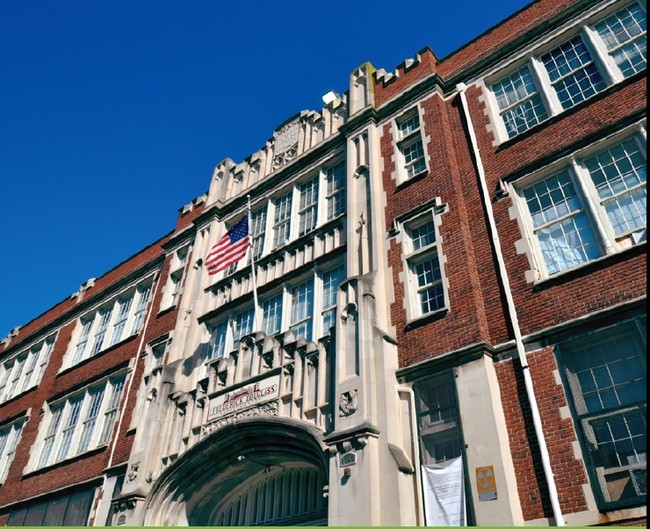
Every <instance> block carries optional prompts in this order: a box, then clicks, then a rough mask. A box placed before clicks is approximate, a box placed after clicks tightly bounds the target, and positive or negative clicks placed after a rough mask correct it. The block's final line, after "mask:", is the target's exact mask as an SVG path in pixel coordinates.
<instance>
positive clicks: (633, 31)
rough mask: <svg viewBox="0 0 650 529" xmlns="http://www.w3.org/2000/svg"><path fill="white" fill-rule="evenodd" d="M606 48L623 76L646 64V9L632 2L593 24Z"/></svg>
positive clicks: (639, 69) (636, 70)
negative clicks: (598, 22)
mask: <svg viewBox="0 0 650 529" xmlns="http://www.w3.org/2000/svg"><path fill="white" fill-rule="evenodd" d="M596 31H597V32H598V34H599V35H600V37H601V38H602V39H603V41H604V43H605V46H606V48H607V52H608V53H609V55H610V56H611V57H612V59H613V60H614V62H615V63H616V66H618V68H619V70H620V71H621V74H622V75H623V77H629V76H630V75H633V74H635V73H636V72H640V71H641V70H643V69H645V67H646V62H647V59H646V12H645V11H644V10H643V9H642V8H641V6H640V5H639V4H636V3H635V4H632V5H630V6H628V7H626V8H625V9H622V10H620V11H618V12H617V13H615V14H613V15H612V16H611V17H609V18H607V19H605V20H603V21H602V22H601V23H600V24H597V25H596Z"/></svg>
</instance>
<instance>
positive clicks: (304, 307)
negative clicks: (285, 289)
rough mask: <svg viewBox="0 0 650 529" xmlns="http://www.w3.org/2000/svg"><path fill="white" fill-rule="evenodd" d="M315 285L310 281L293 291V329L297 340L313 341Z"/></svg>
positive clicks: (294, 288)
mask: <svg viewBox="0 0 650 529" xmlns="http://www.w3.org/2000/svg"><path fill="white" fill-rule="evenodd" d="M313 307H314V283H313V281H312V280H311V279H310V280H309V281H305V282H304V283H302V284H300V285H298V286H296V287H293V289H292V290H291V325H290V327H291V329H292V330H293V331H294V332H295V333H296V337H297V338H305V339H306V340H307V341H310V340H311V339H312V317H313Z"/></svg>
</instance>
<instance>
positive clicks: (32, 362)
mask: <svg viewBox="0 0 650 529" xmlns="http://www.w3.org/2000/svg"><path fill="white" fill-rule="evenodd" d="M55 341H56V334H51V335H50V336H48V337H47V338H45V339H44V340H40V341H38V342H37V343H36V344H34V345H32V346H30V347H27V348H25V349H22V350H20V351H19V352H18V353H17V354H15V355H12V356H11V357H10V358H8V359H6V360H4V361H3V362H2V363H1V364H0V404H1V403H3V402H6V401H8V400H9V399H12V398H14V397H17V396H18V395H22V394H23V393H25V392H26V391H28V390H30V389H31V388H33V387H35V386H36V385H38V383H39V382H40V381H41V379H42V378H43V373H44V372H45V368H46V367H47V363H48V361H49V359H50V354H51V353H52V349H53V348H54V342H55Z"/></svg>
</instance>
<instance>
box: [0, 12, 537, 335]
mask: <svg viewBox="0 0 650 529" xmlns="http://www.w3.org/2000/svg"><path fill="white" fill-rule="evenodd" d="M527 3H528V2H527V1H524V0H500V1H496V2H486V1H476V0H468V1H464V2H462V1H461V2H448V1H445V2H442V1H435V0H406V1H404V2H392V1H388V0H375V1H370V0H367V1H358V0H351V1H349V2H336V3H334V2H329V3H328V2H322V1H319V2H316V1H302V2H298V1H294V2H289V1H286V0H277V1H275V2H267V1H264V2H262V1H256V2H251V1H246V0H240V1H239V2H236V1H226V0H221V1H218V0H210V1H208V0H192V1H180V0H163V1H160V0H158V1H153V0H74V1H73V0H57V1H55V0H39V1H32V0H2V1H1V2H0V186H1V187H0V237H1V246H0V248H1V250H0V252H1V256H0V272H1V273H2V274H1V276H2V281H1V282H0V339H2V338H4V337H5V336H6V335H7V333H8V332H9V330H10V329H12V328H13V327H15V326H18V325H24V324H26V323H28V322H29V321H30V320H32V319H34V318H35V317H37V316H39V315H40V314H41V313H43V312H44V311H46V310H47V309H48V308H50V307H51V306H53V305H55V304H56V303H58V302H60V301H61V300H63V299H64V298H66V297H68V296H69V295H70V294H72V293H73V292H75V291H76V290H77V289H78V287H79V285H80V284H81V283H83V282H84V281H86V280H87V279H88V278H90V277H99V276H101V275H102V274H104V273H105V272H107V271H108V270H110V269H111V268H113V267H114V266H115V265H117V264H118V263H120V262H121V261H123V260H124V259H126V258H128V257H129V256H131V255H133V254H134V253H136V252H137V251H138V250H139V249H141V248H143V247H144V246H146V245H148V244H150V243H151V242H153V241H155V240H156V239H158V238H159V237H160V236H162V235H164V234H166V233H167V232H169V231H171V230H172V229H173V227H174V224H175V222H176V216H177V212H178V209H179V208H180V207H182V206H183V205H184V204H187V203H188V202H190V201H191V200H192V199H193V198H194V197H196V196H199V195H201V194H202V193H204V192H205V191H206V190H207V187H208V185H209V182H210V178H211V176H212V170H213V168H214V166H215V165H216V164H217V163H219V162H220V161H221V160H223V159H224V158H227V157H229V158H232V159H233V160H235V162H240V161H242V160H243V159H244V158H245V157H246V156H248V155H249V154H251V153H253V152H255V151H257V150H258V149H260V148H261V147H262V146H263V145H264V143H265V141H266V140H267V139H268V138H270V137H271V136H272V134H273V130H274V128H275V127H276V126H277V125H279V124H280V123H282V122H283V121H284V120H285V119H286V118H288V117H290V116H291V115H293V114H295V113H296V112H299V111H300V110H320V109H321V107H322V100H321V96H322V95H323V94H324V93H326V92H327V91H329V90H335V91H336V92H339V93H342V92H344V91H345V90H347V88H348V76H349V74H350V72H351V71H352V70H353V69H354V68H356V67H357V66H359V65H360V64H362V63H364V62H366V61H370V62H372V64H373V65H374V66H375V67H376V68H384V69H386V70H387V71H392V70H394V68H395V67H396V66H397V65H398V64H400V63H401V62H402V61H404V60H405V59H409V58H413V57H415V54H416V53H417V52H418V51H419V50H421V49H422V48H424V47H425V46H429V47H431V49H433V51H434V52H435V53H436V54H437V55H438V57H441V58H443V57H445V56H446V55H448V54H449V53H451V52H453V51H454V50H456V49H458V48H459V47H461V46H462V45H463V44H465V43H467V42H468V41H470V40H471V39H473V38H474V37H476V36H478V35H479V34H481V33H482V32H484V31H485V30H486V29H488V28H490V27H492V26H493V25H495V24H497V23H498V22H500V21H501V20H503V19H504V18H507V17H508V16H510V15H511V14H513V13H514V12H516V11H517V10H519V9H520V8H521V7H523V6H524V5H526V4H527Z"/></svg>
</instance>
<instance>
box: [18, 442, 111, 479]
mask: <svg viewBox="0 0 650 529" xmlns="http://www.w3.org/2000/svg"><path fill="white" fill-rule="evenodd" d="M106 448H108V443H104V444H103V445H100V446H98V447H96V448H91V449H90V450H86V451H85V452H84V453H83V454H76V455H74V456H72V457H69V458H67V459H62V460H61V461H57V462H56V463H51V464H49V465H46V466H44V467H40V468H37V469H35V470H27V471H26V472H24V473H23V476H24V477H28V476H37V475H39V474H44V473H46V472H50V471H51V470H55V469H57V468H59V467H62V466H64V465H68V464H71V463H75V462H77V461H80V460H82V459H85V458H86V457H91V456H94V455H96V454H98V453H100V452H102V451H104V450H106Z"/></svg>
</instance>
